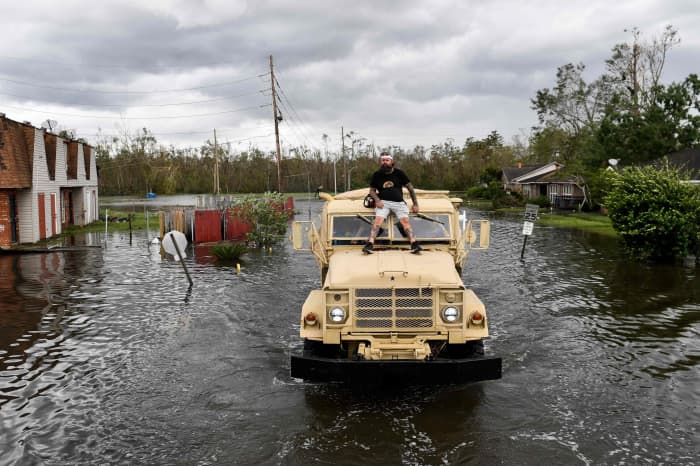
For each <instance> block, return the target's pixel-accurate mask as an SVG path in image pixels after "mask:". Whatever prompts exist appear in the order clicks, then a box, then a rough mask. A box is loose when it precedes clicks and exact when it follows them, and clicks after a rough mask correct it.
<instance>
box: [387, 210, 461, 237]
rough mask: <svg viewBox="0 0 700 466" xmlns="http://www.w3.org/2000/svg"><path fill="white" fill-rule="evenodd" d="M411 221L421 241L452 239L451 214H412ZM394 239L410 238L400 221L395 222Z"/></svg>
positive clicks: (414, 231) (415, 233)
mask: <svg viewBox="0 0 700 466" xmlns="http://www.w3.org/2000/svg"><path fill="white" fill-rule="evenodd" d="M410 221H411V227H412V228H413V234H414V235H415V236H416V239H417V240H419V241H421V240H422V241H446V240H449V239H450V217H449V215H444V214H433V215H423V214H418V215H411V218H410ZM394 239H395V240H400V239H406V240H408V237H407V236H406V234H405V232H404V231H403V228H402V227H401V224H400V223H399V222H398V221H395V222H394Z"/></svg>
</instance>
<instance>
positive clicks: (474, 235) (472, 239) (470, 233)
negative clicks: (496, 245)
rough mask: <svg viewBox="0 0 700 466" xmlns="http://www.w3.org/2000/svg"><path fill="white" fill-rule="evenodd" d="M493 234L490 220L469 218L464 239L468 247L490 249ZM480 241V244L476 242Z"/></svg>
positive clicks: (463, 234) (463, 235)
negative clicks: (476, 244) (475, 244)
mask: <svg viewBox="0 0 700 466" xmlns="http://www.w3.org/2000/svg"><path fill="white" fill-rule="evenodd" d="M490 236H491V223H489V221H488V220H469V221H468V222H467V224H466V227H465V229H464V232H463V233H462V239H463V241H464V242H465V246H466V247H467V249H488V247H489V244H490V240H491V238H490ZM477 240H478V241H479V246H478V247H475V246H474V243H476V242H477Z"/></svg>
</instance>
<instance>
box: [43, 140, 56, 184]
mask: <svg viewBox="0 0 700 466" xmlns="http://www.w3.org/2000/svg"><path fill="white" fill-rule="evenodd" d="M44 148H45V149H46V165H47V167H48V169H49V179H50V180H52V181H53V180H55V179H56V135H55V134H51V133H46V132H45V133H44Z"/></svg>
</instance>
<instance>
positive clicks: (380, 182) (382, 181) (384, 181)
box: [369, 168, 410, 202]
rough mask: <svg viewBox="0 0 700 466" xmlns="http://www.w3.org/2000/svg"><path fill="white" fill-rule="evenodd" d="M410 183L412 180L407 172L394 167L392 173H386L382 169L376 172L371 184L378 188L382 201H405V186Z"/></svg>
mask: <svg viewBox="0 0 700 466" xmlns="http://www.w3.org/2000/svg"><path fill="white" fill-rule="evenodd" d="M408 183H410V181H409V179H408V176H406V173H404V172H403V171H402V170H399V169H398V168H394V171H392V172H391V173H384V172H382V171H381V170H377V171H376V172H374V175H372V181H371V182H370V184H369V185H370V187H372V188H375V189H376V190H377V194H378V196H379V199H381V200H382V201H394V202H404V200H403V187H404V186H406V185H407V184H408Z"/></svg>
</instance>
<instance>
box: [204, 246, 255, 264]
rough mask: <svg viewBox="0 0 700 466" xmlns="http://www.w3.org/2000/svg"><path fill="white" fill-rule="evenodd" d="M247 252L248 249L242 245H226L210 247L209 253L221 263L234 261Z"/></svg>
mask: <svg viewBox="0 0 700 466" xmlns="http://www.w3.org/2000/svg"><path fill="white" fill-rule="evenodd" d="M246 252H248V247H247V246H246V245H245V244H243V243H226V244H217V245H216V246H212V248H211V253H212V254H213V255H214V256H216V258H217V259H219V260H221V261H235V260H238V259H240V258H241V256H242V255H243V254H245V253H246Z"/></svg>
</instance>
